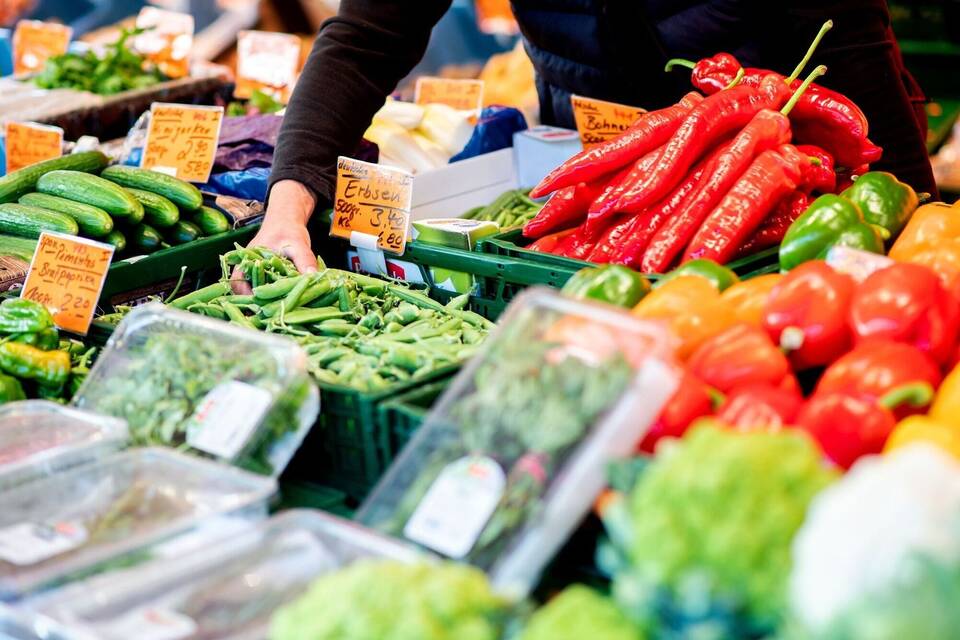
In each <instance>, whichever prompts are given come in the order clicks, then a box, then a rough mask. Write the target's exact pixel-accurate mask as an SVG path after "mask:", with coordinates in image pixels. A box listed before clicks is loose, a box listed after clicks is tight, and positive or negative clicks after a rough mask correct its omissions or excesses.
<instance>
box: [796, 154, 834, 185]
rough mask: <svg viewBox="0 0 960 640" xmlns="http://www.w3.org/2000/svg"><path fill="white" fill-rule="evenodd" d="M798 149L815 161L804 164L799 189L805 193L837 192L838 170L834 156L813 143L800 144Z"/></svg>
mask: <svg viewBox="0 0 960 640" xmlns="http://www.w3.org/2000/svg"><path fill="white" fill-rule="evenodd" d="M797 150H798V151H799V152H800V153H802V154H803V155H805V156H807V157H809V158H812V159H813V161H812V162H810V163H808V164H805V165H804V166H803V178H802V179H801V181H800V187H799V189H800V190H801V191H803V192H804V193H808V194H809V193H812V192H814V191H816V192H817V193H837V171H836V167H835V166H834V162H833V156H832V155H830V153H828V152H826V151H824V150H823V149H821V148H820V147H818V146H816V145H813V144H798V145H797Z"/></svg>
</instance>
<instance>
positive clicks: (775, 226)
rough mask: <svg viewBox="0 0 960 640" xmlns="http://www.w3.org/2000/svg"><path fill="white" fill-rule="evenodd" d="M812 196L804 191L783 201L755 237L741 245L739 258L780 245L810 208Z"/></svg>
mask: <svg viewBox="0 0 960 640" xmlns="http://www.w3.org/2000/svg"><path fill="white" fill-rule="evenodd" d="M810 202H812V201H811V200H810V196H808V195H807V194H805V193H803V192H802V191H794V192H793V193H790V194H788V195H787V197H785V198H784V199H783V200H781V201H780V202H779V203H778V204H777V206H776V208H775V209H774V210H773V213H771V214H770V215H768V216H767V219H766V220H764V221H763V224H761V225H760V226H759V227H758V228H757V230H756V231H754V232H753V235H752V236H750V237H749V238H747V241H746V242H744V243H743V244H742V245H740V250H739V251H738V252H737V256H749V255H752V254H754V253H757V252H758V251H762V250H764V249H767V248H769V247H772V246H775V245H778V244H780V241H781V240H783V237H784V236H785V235H787V229H789V228H790V225H791V224H793V221H794V220H796V219H797V218H799V217H800V216H801V215H802V214H803V212H804V211H806V210H807V207H809V206H810Z"/></svg>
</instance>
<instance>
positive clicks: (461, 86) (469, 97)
mask: <svg viewBox="0 0 960 640" xmlns="http://www.w3.org/2000/svg"><path fill="white" fill-rule="evenodd" d="M413 101H414V102H416V103H417V104H435V103H440V104H445V105H447V106H450V107H453V108H454V109H459V110H460V111H473V112H474V113H476V114H477V115H478V116H479V115H480V110H481V109H482V108H483V80H454V79H452V78H434V77H422V78H418V79H417V87H416V93H415V94H414V98H413Z"/></svg>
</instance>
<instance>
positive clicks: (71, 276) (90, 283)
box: [20, 231, 113, 335]
mask: <svg viewBox="0 0 960 640" xmlns="http://www.w3.org/2000/svg"><path fill="white" fill-rule="evenodd" d="M112 259H113V245H109V244H104V243H102V242H95V241H93V240H88V239H86V238H78V237H75V236H67V235H63V234H60V233H50V232H47V231H44V232H43V233H41V234H40V241H39V242H38V243H37V250H36V251H35V252H34V254H33V261H32V262H31V263H30V271H28V272H27V279H26V281H25V282H24V283H23V289H22V290H21V292H20V297H22V298H26V299H27V300H33V301H34V302H39V303H40V304H42V305H43V306H45V307H46V308H47V309H49V310H50V313H51V314H53V320H54V322H55V323H56V325H57V326H58V327H60V328H61V329H64V330H66V331H71V332H73V333H78V334H81V335H86V334H87V331H88V330H89V329H90V322H91V321H92V320H93V313H94V311H96V309H97V301H98V300H99V299H100V292H101V290H102V289H103V283H104V281H105V280H106V278H107V269H109V268H110V261H111V260H112Z"/></svg>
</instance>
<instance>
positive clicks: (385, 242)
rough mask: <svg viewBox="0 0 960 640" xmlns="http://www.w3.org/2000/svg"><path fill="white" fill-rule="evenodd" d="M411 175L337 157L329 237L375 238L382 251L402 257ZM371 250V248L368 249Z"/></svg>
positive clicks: (407, 226)
mask: <svg viewBox="0 0 960 640" xmlns="http://www.w3.org/2000/svg"><path fill="white" fill-rule="evenodd" d="M412 197H413V176H412V175H411V174H409V173H407V172H406V171H403V170H402V169H395V168H393V167H386V166H381V165H378V164H370V163H369V162H362V161H360V160H354V159H353V158H345V157H343V156H340V157H339V158H338V159H337V194H336V198H335V199H334V204H333V224H332V225H331V227H330V235H332V236H337V237H339V238H346V239H348V240H357V238H356V237H355V234H363V235H366V236H367V237H368V238H370V239H371V240H370V244H371V245H372V244H373V241H372V238H376V240H377V246H378V247H379V248H381V249H383V250H384V251H389V252H391V253H396V254H398V255H399V254H402V253H403V249H404V247H406V246H407V234H408V233H409V231H410V202H411V200H412ZM371 248H372V247H371Z"/></svg>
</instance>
